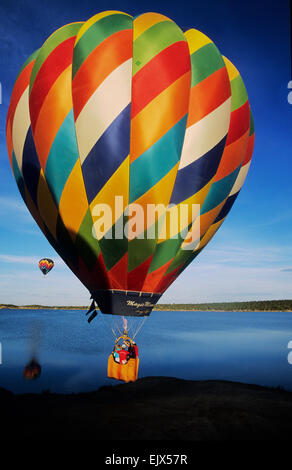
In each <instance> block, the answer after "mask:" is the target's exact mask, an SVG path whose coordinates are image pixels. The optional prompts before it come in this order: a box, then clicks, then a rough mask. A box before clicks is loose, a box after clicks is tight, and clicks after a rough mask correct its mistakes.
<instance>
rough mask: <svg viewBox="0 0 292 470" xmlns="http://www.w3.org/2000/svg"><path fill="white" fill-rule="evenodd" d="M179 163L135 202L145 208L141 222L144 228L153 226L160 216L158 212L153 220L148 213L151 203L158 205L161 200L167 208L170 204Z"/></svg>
mask: <svg viewBox="0 0 292 470" xmlns="http://www.w3.org/2000/svg"><path fill="white" fill-rule="evenodd" d="M178 165H179V163H177V164H176V165H175V166H174V167H173V168H172V169H171V170H170V171H169V172H168V173H167V174H166V175H165V176H164V177H163V178H161V180H160V181H158V183H156V184H155V185H154V186H152V188H150V189H149V190H148V191H147V192H146V193H145V194H143V196H141V197H140V198H139V199H137V200H136V201H135V203H134V204H139V205H140V206H142V207H143V209H144V211H143V216H144V222H143V223H142V224H141V226H143V228H144V230H147V228H148V227H151V226H152V225H153V223H154V222H155V221H157V220H158V218H159V215H158V214H157V213H156V214H155V218H154V219H153V220H152V219H151V218H150V217H149V216H148V215H147V209H148V208H149V204H154V205H156V204H157V201H159V204H162V205H163V206H164V207H165V208H166V207H167V206H168V204H169V200H170V196H171V193H172V189H173V186H174V182H175V178H176V174H177V169H178ZM164 212H165V211H163V213H164Z"/></svg>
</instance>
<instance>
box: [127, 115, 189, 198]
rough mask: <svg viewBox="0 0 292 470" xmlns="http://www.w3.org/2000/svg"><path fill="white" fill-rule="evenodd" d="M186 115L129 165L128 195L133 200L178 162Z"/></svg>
mask: <svg viewBox="0 0 292 470" xmlns="http://www.w3.org/2000/svg"><path fill="white" fill-rule="evenodd" d="M186 123H187V115H186V116H184V117H183V118H182V119H181V120H180V121H179V122H178V123H177V124H176V125H175V126H173V127H172V128H171V129H170V130H169V131H168V132H167V133H166V134H164V136H163V137H161V139H159V140H158V141H157V142H155V144H153V145H152V146H151V147H150V148H149V149H148V150H146V152H144V153H143V154H142V155H140V157H138V158H137V159H136V160H134V161H133V163H131V165H130V195H129V200H130V202H133V201H135V200H137V199H138V198H139V197H141V196H142V195H143V194H145V193H146V192H147V191H148V190H149V189H150V188H152V187H153V186H154V185H155V184H156V183H158V182H159V181H160V180H161V178H163V177H164V176H165V175H167V173H169V171H170V170H171V169H172V168H173V167H174V166H175V165H176V164H177V163H178V162H179V159H180V156H181V151H182V145H183V141H184V136H185V130H186Z"/></svg>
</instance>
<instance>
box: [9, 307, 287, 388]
mask: <svg viewBox="0 0 292 470" xmlns="http://www.w3.org/2000/svg"><path fill="white" fill-rule="evenodd" d="M108 323H109V316H108V315H101V314H99V315H98V316H97V317H96V318H95V319H94V320H93V321H92V323H90V324H88V323H87V321H86V317H85V312H84V311H81V310H45V309H44V310H26V309H25V310H22V309H18V310H7V309H3V310H0V343H1V346H2V348H1V349H2V364H1V365H0V387H4V388H6V389H9V390H12V391H14V392H16V393H23V392H40V391H43V390H50V391H52V392H60V393H70V392H80V391H91V390H96V389H97V388H99V387H100V386H102V385H111V384H117V383H119V382H117V381H115V380H113V379H108V378H107V377H106V367H107V359H108V356H109V354H110V352H111V350H112V347H113V344H114V336H113V334H112V332H111V330H110V328H109V325H108ZM291 340H292V313H290V312H163V311H160V312H159V311H156V312H155V311H154V312H152V314H151V315H150V317H149V318H148V319H147V321H146V322H145V324H144V326H143V328H142V329H141V331H140V332H139V333H138V335H137V337H136V342H137V344H138V345H139V353H140V369H139V377H145V376H171V377H179V378H183V379H192V380H208V379H211V380H214V379H217V380H231V381H240V382H245V383H253V384H259V385H267V386H272V387H283V388H285V389H287V390H292V365H290V364H289V362H288V354H289V349H288V343H289V341H291ZM291 344H292V343H291ZM290 351H292V349H291V350H290ZM34 354H35V355H36V356H37V358H38V361H39V363H40V364H41V366H42V373H41V376H40V377H39V378H38V379H36V380H34V381H26V380H24V379H23V369H24V367H25V365H26V364H27V363H28V362H29V360H30V359H31V357H32V355H34ZM291 355H292V354H291ZM291 362H292V361H291Z"/></svg>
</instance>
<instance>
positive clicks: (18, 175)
mask: <svg viewBox="0 0 292 470" xmlns="http://www.w3.org/2000/svg"><path fill="white" fill-rule="evenodd" d="M12 168H13V174H14V178H15V181H16V184H17V186H18V189H19V192H20V194H21V196H22V198H23V200H24V202H25V186H24V181H23V178H22V174H21V172H20V170H19V166H18V163H17V160H16V156H15V153H14V150H13V152H12Z"/></svg>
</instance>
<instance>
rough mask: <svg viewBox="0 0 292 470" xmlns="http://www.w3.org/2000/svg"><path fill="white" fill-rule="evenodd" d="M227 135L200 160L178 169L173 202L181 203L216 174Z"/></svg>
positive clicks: (172, 197)
mask: <svg viewBox="0 0 292 470" xmlns="http://www.w3.org/2000/svg"><path fill="white" fill-rule="evenodd" d="M225 142H226V136H225V137H224V138H223V139H222V140H221V141H220V142H219V143H218V144H217V145H215V147H213V148H212V149H211V150H209V151H208V152H207V153H205V154H204V155H203V156H202V157H200V158H199V159H198V160H195V161H194V162H193V163H191V164H190V165H188V166H186V167H184V168H182V169H181V170H179V171H178V173H177V176H176V180H175V184H174V188H173V192H172V196H171V201H170V202H171V203H172V204H179V203H181V202H182V201H185V200H186V199H188V198H189V197H191V196H193V195H194V194H196V193H197V192H198V191H200V189H202V188H203V187H204V186H205V185H206V184H207V183H208V182H209V181H210V180H211V179H212V178H213V177H214V176H215V174H216V171H217V169H218V166H219V163H220V160H221V157H222V153H223V150H224V147H225Z"/></svg>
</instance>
